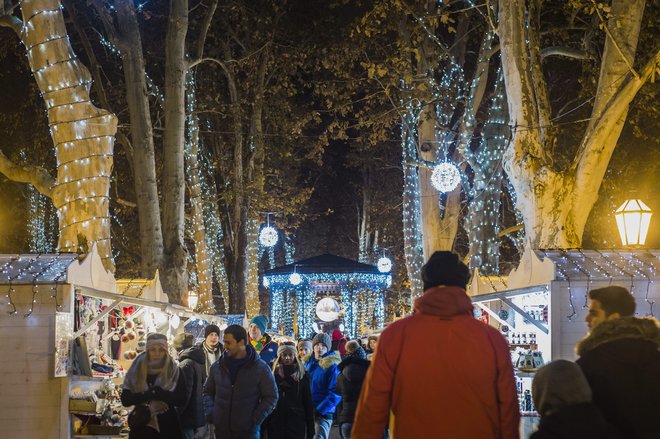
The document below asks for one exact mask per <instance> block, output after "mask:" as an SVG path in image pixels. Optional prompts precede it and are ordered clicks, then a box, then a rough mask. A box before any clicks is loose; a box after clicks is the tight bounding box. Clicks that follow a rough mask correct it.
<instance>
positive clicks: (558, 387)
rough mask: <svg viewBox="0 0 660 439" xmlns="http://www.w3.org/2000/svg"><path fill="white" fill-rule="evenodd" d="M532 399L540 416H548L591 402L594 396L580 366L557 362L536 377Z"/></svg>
mask: <svg viewBox="0 0 660 439" xmlns="http://www.w3.org/2000/svg"><path fill="white" fill-rule="evenodd" d="M532 398H533V399H534V405H535V406H536V408H537V410H538V412H539V414H540V415H541V416H548V415H551V414H552V413H555V412H556V411H558V410H559V409H562V408H564V407H568V406H571V405H574V404H580V403H585V402H591V401H592V394H591V388H590V387H589V383H588V382H587V379H586V378H585V377H584V374H583V373H582V369H580V366H578V365H577V364H575V363H573V362H572V361H567V360H555V361H553V362H551V363H548V364H546V365H545V366H543V367H542V368H540V369H539V370H538V371H537V372H536V374H535V375H534V381H532Z"/></svg>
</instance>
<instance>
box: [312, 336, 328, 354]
mask: <svg viewBox="0 0 660 439" xmlns="http://www.w3.org/2000/svg"><path fill="white" fill-rule="evenodd" d="M319 343H321V344H324V345H325V347H326V348H328V350H331V349H332V340H331V339H330V336H329V335H328V334H326V333H325V332H319V333H318V334H316V335H315V336H314V338H313V339H312V346H316V345H317V344H319Z"/></svg>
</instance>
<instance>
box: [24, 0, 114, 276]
mask: <svg viewBox="0 0 660 439" xmlns="http://www.w3.org/2000/svg"><path fill="white" fill-rule="evenodd" d="M20 6H21V11H22V16H23V17H27V18H26V19H24V21H23V26H22V29H21V33H20V37H21V40H22V43H23V45H24V46H25V48H26V52H27V57H28V61H29V64H30V68H31V70H32V73H33V75H34V78H35V80H36V82H37V85H38V86H39V89H40V91H41V95H42V97H43V99H44V103H45V105H46V114H47V117H48V123H49V127H50V133H51V138H52V140H53V144H54V145H55V148H56V149H55V151H56V152H55V155H56V159H57V163H58V166H57V180H56V186H55V188H54V190H53V196H52V200H53V204H54V205H55V208H56V210H57V216H58V219H59V221H60V237H59V242H58V249H59V250H68V251H73V252H77V251H80V244H79V239H78V236H84V237H86V238H87V241H88V242H89V243H90V244H91V243H92V242H97V245H98V249H99V254H100V256H101V259H102V261H103V263H104V266H105V267H106V269H109V270H114V260H113V255H112V248H111V244H110V223H109V221H108V220H107V219H108V218H109V204H110V203H109V188H110V175H111V172H112V150H113V146H114V135H115V133H116V130H117V118H116V117H115V116H114V115H113V114H111V113H109V112H107V111H105V110H100V109H98V108H96V107H95V106H94V105H93V104H92V103H91V102H90V99H89V89H90V86H91V76H90V74H89V71H88V70H87V69H86V68H85V66H84V65H83V64H82V63H81V62H80V61H79V60H78V58H77V57H76V55H75V54H74V52H73V49H72V48H71V44H70V42H69V39H68V35H67V34H66V27H65V24H64V17H63V15H62V6H61V4H60V2H59V1H57V0H52V1H48V2H21V3H20ZM44 29H48V30H50V33H48V34H46V35H44V34H43V30H44ZM37 30H38V31H37ZM62 163H64V165H61V164H62ZM74 198H79V199H80V201H78V202H74V203H73V204H71V202H70V201H69V200H70V199H74Z"/></svg>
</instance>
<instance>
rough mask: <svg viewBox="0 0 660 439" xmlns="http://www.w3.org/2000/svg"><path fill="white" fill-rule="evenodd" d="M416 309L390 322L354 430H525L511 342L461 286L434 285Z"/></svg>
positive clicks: (465, 433) (359, 433)
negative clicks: (482, 316)
mask: <svg viewBox="0 0 660 439" xmlns="http://www.w3.org/2000/svg"><path fill="white" fill-rule="evenodd" d="M415 311H416V312H415V314H413V315H411V316H408V317H405V318H403V319H401V320H398V321H396V322H394V323H392V324H391V325H389V326H388V327H387V328H386V329H385V330H384V331H383V333H382V334H381V336H380V338H379V341H378V348H377V349H376V352H375V354H374V357H373V361H372V364H371V366H370V367H369V370H368V371H367V376H366V378H365V382H364V384H363V389H362V392H361V394H360V399H359V401H358V407H357V411H356V414H355V421H354V423H353V430H352V435H351V437H353V438H355V439H381V438H382V437H383V431H384V429H385V427H386V426H387V425H388V421H389V417H390V410H391V411H392V412H393V415H394V421H393V431H392V435H393V437H396V438H406V439H407V438H411V439H412V438H462V439H472V438H474V439H487V438H501V439H511V438H518V437H519V433H518V423H519V420H520V413H519V409H518V397H517V393H516V384H515V378H514V375H513V366H512V365H511V356H510V353H509V346H508V344H507V342H506V340H505V339H504V337H503V336H502V334H500V333H499V331H497V330H496V329H495V328H493V327H491V326H488V325H487V324H484V323H481V322H480V321H478V320H476V319H475V318H474V317H473V316H472V302H471V301H470V298H469V297H468V296H467V295H466V293H465V290H464V289H462V288H459V287H443V286H439V287H434V288H430V289H428V290H426V291H425V292H424V295H423V296H422V297H420V298H418V299H416V300H415Z"/></svg>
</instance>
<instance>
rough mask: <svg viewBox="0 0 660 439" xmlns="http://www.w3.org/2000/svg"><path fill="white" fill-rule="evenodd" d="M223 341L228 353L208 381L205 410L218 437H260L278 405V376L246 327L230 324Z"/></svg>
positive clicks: (213, 369)
mask: <svg viewBox="0 0 660 439" xmlns="http://www.w3.org/2000/svg"><path fill="white" fill-rule="evenodd" d="M223 343H224V347H225V352H224V353H223V354H222V357H221V358H220V360H219V361H217V362H216V363H214V364H213V366H211V370H210V371H209V376H208V378H207V380H206V383H205V384H204V390H203V392H202V393H203V396H204V413H205V415H206V417H207V420H208V421H209V422H211V423H213V424H214V425H215V437H216V439H258V438H259V430H260V426H261V423H262V422H264V420H265V419H266V417H267V416H268V415H269V414H270V412H272V411H273V409H274V408H275V405H276V404H277V399H278V394H277V386H276V384H275V378H274V377H273V374H272V372H271V371H270V368H269V367H268V365H267V364H266V363H265V362H264V361H263V360H261V358H259V354H257V352H256V351H255V350H254V348H253V347H252V346H251V345H250V344H249V343H248V342H247V332H246V331H245V329H244V328H242V327H241V326H239V325H231V326H229V327H227V329H225V333H224V336H223Z"/></svg>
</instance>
